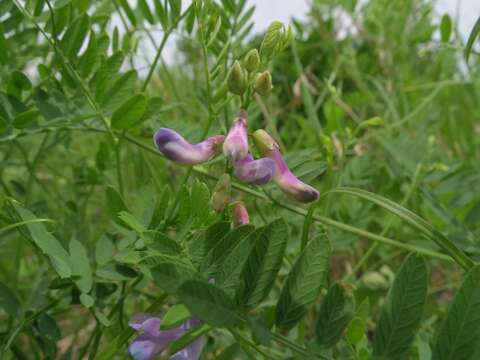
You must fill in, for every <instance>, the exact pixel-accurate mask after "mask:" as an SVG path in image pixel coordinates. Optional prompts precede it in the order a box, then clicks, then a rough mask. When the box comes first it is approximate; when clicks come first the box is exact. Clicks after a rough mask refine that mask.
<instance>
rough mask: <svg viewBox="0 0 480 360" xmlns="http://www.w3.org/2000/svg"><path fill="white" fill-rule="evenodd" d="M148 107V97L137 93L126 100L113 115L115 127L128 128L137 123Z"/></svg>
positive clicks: (113, 125)
mask: <svg viewBox="0 0 480 360" xmlns="http://www.w3.org/2000/svg"><path fill="white" fill-rule="evenodd" d="M146 108H147V98H146V96H145V95H143V94H137V95H134V96H133V97H131V98H130V99H128V100H127V101H125V102H124V103H123V104H122V105H121V106H120V107H119V108H118V109H117V110H115V112H114V113H113V115H112V127H113V128H114V129H128V128H130V127H132V126H133V125H136V124H137V123H138V121H139V120H140V119H141V118H142V116H143V113H144V112H145V109H146Z"/></svg>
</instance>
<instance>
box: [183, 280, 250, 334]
mask: <svg viewBox="0 0 480 360" xmlns="http://www.w3.org/2000/svg"><path fill="white" fill-rule="evenodd" d="M178 296H179V298H180V300H181V301H182V302H183V303H184V304H185V306H186V307H187V308H188V309H189V310H190V311H191V312H192V314H194V315H195V316H197V317H198V318H200V320H202V321H204V322H206V323H207V324H210V325H212V326H217V327H228V326H233V325H236V324H238V323H239V321H240V318H239V317H238V315H237V314H236V313H235V305H234V303H233V300H232V299H230V298H229V297H228V295H227V294H226V293H225V292H224V291H223V290H221V289H219V288H217V287H216V286H214V285H211V284H209V283H207V282H202V281H198V280H189V281H185V282H184V283H183V284H182V285H181V286H180V288H179V289H178Z"/></svg>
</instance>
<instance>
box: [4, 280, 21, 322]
mask: <svg viewBox="0 0 480 360" xmlns="http://www.w3.org/2000/svg"><path fill="white" fill-rule="evenodd" d="M0 309H3V310H5V312H6V313H7V314H9V315H11V316H13V317H14V318H16V317H18V316H20V313H21V311H22V307H21V305H20V302H19V301H18V299H17V296H16V295H15V293H14V292H13V291H12V290H10V288H9V287H8V286H7V285H5V284H4V283H2V282H0Z"/></svg>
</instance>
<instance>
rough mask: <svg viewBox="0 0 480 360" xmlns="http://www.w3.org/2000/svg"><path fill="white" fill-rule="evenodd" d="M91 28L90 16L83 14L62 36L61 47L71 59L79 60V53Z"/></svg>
mask: <svg viewBox="0 0 480 360" xmlns="http://www.w3.org/2000/svg"><path fill="white" fill-rule="evenodd" d="M89 28H90V18H89V17H88V15H87V14H83V15H81V16H79V17H78V18H76V19H75V20H74V21H73V23H72V25H70V26H69V27H68V29H67V31H66V32H65V35H64V36H63V37H62V40H61V42H60V47H61V49H62V50H63V52H64V54H65V55H66V56H67V57H68V58H70V59H71V60H73V61H75V62H76V60H77V53H78V51H79V50H80V48H81V47H82V44H83V41H84V40H85V37H86V36H87V34H88V30H89Z"/></svg>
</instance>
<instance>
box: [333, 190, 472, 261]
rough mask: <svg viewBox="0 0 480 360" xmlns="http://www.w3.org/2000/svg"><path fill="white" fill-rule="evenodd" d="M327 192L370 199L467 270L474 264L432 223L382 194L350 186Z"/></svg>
mask: <svg viewBox="0 0 480 360" xmlns="http://www.w3.org/2000/svg"><path fill="white" fill-rule="evenodd" d="M328 193H341V194H350V195H355V196H358V197H360V198H362V199H365V200H368V201H371V202H373V203H375V204H377V205H379V206H381V207H383V208H384V209H386V210H388V211H390V212H391V213H393V214H395V215H397V216H398V217H400V218H401V219H403V220H404V221H405V222H407V223H408V224H410V225H411V226H413V227H414V228H415V229H417V230H419V231H420V232H421V233H423V234H424V235H425V236H426V237H427V238H429V239H430V240H432V241H433V242H435V243H436V244H437V245H438V246H440V247H441V248H442V249H443V250H444V251H445V252H446V253H448V254H449V255H450V256H451V257H452V258H453V259H454V260H455V261H456V262H457V263H458V264H459V265H460V266H462V267H463V268H465V269H467V270H468V269H470V268H471V267H472V266H473V265H474V263H473V261H472V260H471V259H470V258H469V257H468V256H467V255H465V253H464V252H463V251H461V250H460V249H459V248H458V247H457V246H456V245H455V244H454V243H453V242H452V241H451V240H450V239H448V238H447V237H446V236H445V235H443V234H442V233H441V232H440V231H438V230H437V229H435V228H434V227H433V226H432V225H430V224H429V223H428V222H427V221H425V220H424V219H422V218H421V217H420V216H418V215H417V214H415V213H413V212H412V211H410V210H408V209H406V208H404V207H403V206H401V205H399V204H397V203H395V202H393V201H392V200H389V199H387V198H384V197H383V196H380V195H377V194H374V193H371V192H369V191H366V190H362V189H356V188H350V187H341V188H336V189H333V190H329V191H328Z"/></svg>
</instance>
